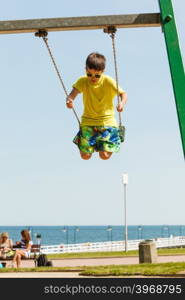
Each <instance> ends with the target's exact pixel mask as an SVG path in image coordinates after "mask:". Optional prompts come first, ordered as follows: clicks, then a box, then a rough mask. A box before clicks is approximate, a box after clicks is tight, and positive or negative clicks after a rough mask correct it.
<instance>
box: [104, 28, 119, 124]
mask: <svg viewBox="0 0 185 300" xmlns="http://www.w3.org/2000/svg"><path fill="white" fill-rule="evenodd" d="M116 30H117V29H116V27H115V26H108V27H107V28H104V30H103V31H104V32H105V33H108V34H109V35H110V37H111V39H112V49H113V57H114V71H115V78H116V89H117V101H118V104H119V103H120V97H119V83H118V66H117V58H116V46H115V36H116ZM118 115H119V126H121V125H122V120H121V112H118Z"/></svg>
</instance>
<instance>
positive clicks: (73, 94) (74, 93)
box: [66, 88, 79, 108]
mask: <svg viewBox="0 0 185 300" xmlns="http://www.w3.org/2000/svg"><path fill="white" fill-rule="evenodd" d="M78 94H79V91H78V90H77V89H76V88H73V89H72V91H71V93H70V94H69V95H68V96H67V98H66V106H67V107H68V108H73V101H74V99H75V98H76V96H77V95H78Z"/></svg>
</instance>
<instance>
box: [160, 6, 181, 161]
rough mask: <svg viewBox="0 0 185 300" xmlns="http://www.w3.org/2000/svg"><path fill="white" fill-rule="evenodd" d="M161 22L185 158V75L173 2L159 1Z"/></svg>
mask: <svg viewBox="0 0 185 300" xmlns="http://www.w3.org/2000/svg"><path fill="white" fill-rule="evenodd" d="M159 6H160V11H161V22H162V27H163V31H164V35H165V42H166V47H167V53H168V60H169V65H170V71H171V78H172V84H173V90H174V95H175V102H176V109H177V115H178V121H179V128H180V133H181V139H182V146H183V152H184V157H185V74H184V67H183V62H182V57H181V52H180V47H179V42H178V35H177V30H176V25H175V18H174V13H173V7H172V2H171V0H159Z"/></svg>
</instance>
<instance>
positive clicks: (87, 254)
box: [47, 250, 138, 259]
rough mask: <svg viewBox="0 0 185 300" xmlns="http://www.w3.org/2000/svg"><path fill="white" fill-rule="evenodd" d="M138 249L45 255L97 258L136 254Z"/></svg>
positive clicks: (49, 256) (52, 256)
mask: <svg viewBox="0 0 185 300" xmlns="http://www.w3.org/2000/svg"><path fill="white" fill-rule="evenodd" d="M137 255H138V251H137V250H134V251H128V252H123V251H122V252H121V251H120V252H118V251H116V252H113V251H112V252H82V253H80V252H79V253H58V254H49V255H47V256H48V258H49V259H52V258H54V259H57V258H59V259H62V258H98V257H118V256H137Z"/></svg>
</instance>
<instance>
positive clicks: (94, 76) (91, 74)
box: [86, 68, 103, 84]
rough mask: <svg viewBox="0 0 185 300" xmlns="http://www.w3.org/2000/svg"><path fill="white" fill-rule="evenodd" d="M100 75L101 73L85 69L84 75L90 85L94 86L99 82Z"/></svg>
mask: <svg viewBox="0 0 185 300" xmlns="http://www.w3.org/2000/svg"><path fill="white" fill-rule="evenodd" d="M102 73H103V71H97V70H94V69H88V68H87V69H86V75H87V77H88V79H89V81H90V82H91V83H92V84H95V83H97V82H98V81H99V80H100V78H101V75H102Z"/></svg>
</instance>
